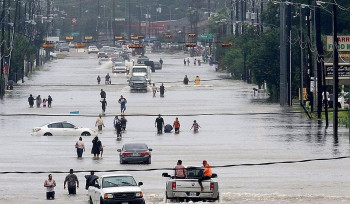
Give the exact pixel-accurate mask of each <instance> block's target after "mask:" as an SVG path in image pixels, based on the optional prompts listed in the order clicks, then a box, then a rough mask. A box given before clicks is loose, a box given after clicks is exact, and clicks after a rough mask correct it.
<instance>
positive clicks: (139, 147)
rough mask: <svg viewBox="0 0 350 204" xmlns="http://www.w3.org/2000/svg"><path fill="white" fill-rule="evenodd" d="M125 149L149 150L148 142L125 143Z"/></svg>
mask: <svg viewBox="0 0 350 204" xmlns="http://www.w3.org/2000/svg"><path fill="white" fill-rule="evenodd" d="M124 149H125V150H126V151H130V150H147V149H148V148H147V145H146V144H125V145H124Z"/></svg>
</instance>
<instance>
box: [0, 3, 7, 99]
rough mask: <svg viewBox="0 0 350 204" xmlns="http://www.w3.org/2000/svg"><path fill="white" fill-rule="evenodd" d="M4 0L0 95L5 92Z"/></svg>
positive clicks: (3, 10)
mask: <svg viewBox="0 0 350 204" xmlns="http://www.w3.org/2000/svg"><path fill="white" fill-rule="evenodd" d="M5 9H6V3H5V0H2V13H1V42H2V43H1V79H0V82H1V85H0V96H1V97H2V96H3V95H4V94H5V77H4V40H5V22H4V21H5Z"/></svg>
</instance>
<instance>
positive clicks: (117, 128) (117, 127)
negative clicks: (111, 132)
mask: <svg viewBox="0 0 350 204" xmlns="http://www.w3.org/2000/svg"><path fill="white" fill-rule="evenodd" d="M116 130H117V137H121V136H122V123H121V121H120V120H118V121H117V124H116Z"/></svg>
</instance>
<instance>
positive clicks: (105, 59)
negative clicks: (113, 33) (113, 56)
mask: <svg viewBox="0 0 350 204" xmlns="http://www.w3.org/2000/svg"><path fill="white" fill-rule="evenodd" d="M100 60H101V61H108V60H109V59H108V58H102V59H100Z"/></svg>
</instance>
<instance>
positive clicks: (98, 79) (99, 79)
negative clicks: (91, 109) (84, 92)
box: [97, 75, 101, 84]
mask: <svg viewBox="0 0 350 204" xmlns="http://www.w3.org/2000/svg"><path fill="white" fill-rule="evenodd" d="M100 82H101V77H100V75H98V76H97V84H100Z"/></svg>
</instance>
